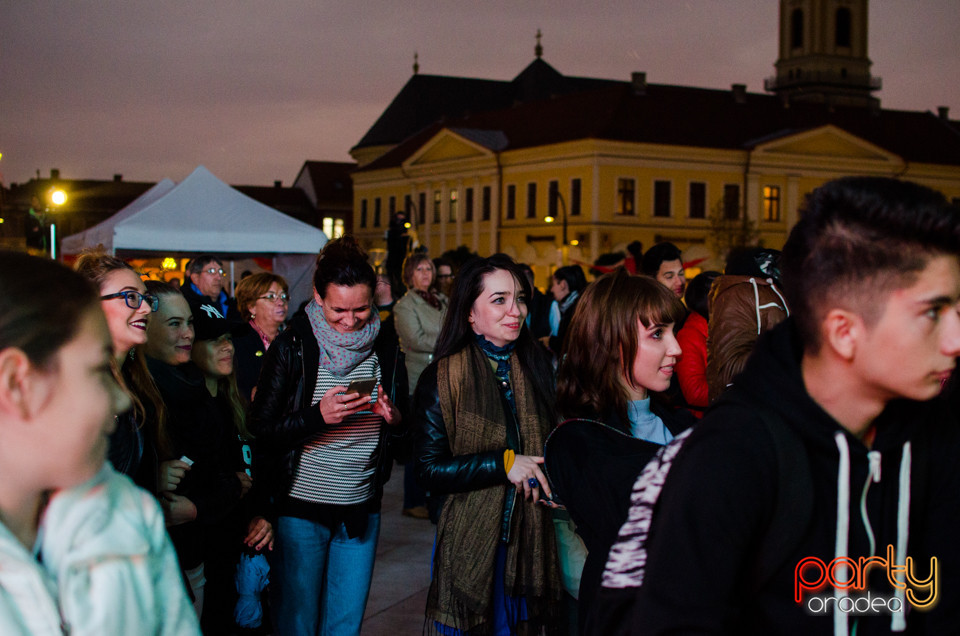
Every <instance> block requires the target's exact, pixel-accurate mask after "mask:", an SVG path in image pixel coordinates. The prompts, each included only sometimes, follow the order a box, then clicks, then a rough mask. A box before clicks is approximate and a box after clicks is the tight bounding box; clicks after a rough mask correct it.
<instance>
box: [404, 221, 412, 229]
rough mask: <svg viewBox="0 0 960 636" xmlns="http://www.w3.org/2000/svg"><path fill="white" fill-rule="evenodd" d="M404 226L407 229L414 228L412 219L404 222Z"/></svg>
mask: <svg viewBox="0 0 960 636" xmlns="http://www.w3.org/2000/svg"><path fill="white" fill-rule="evenodd" d="M403 227H405V228H406V229H408V230H409V229H410V228H412V227H413V226H412V225H411V224H410V221H407V222H406V223H404V224H403Z"/></svg>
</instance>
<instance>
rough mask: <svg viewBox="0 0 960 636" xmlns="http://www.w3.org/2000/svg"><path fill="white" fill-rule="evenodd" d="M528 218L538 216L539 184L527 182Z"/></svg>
mask: <svg viewBox="0 0 960 636" xmlns="http://www.w3.org/2000/svg"><path fill="white" fill-rule="evenodd" d="M527 218H528V219H535V218H537V184H536V183H528V184H527Z"/></svg>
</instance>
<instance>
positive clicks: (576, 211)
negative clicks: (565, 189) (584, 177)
mask: <svg viewBox="0 0 960 636" xmlns="http://www.w3.org/2000/svg"><path fill="white" fill-rule="evenodd" d="M570 216H580V179H571V180H570Z"/></svg>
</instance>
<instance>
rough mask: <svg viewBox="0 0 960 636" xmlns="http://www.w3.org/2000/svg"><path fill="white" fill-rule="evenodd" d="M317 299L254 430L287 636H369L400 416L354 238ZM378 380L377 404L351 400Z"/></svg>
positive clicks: (272, 381) (326, 267) (338, 244)
mask: <svg viewBox="0 0 960 636" xmlns="http://www.w3.org/2000/svg"><path fill="white" fill-rule="evenodd" d="M313 282H314V298H313V300H312V301H311V302H310V303H309V304H308V305H307V307H306V312H305V315H296V316H294V317H293V319H292V320H291V322H290V327H289V328H288V329H286V330H285V331H284V332H283V333H281V334H280V335H279V336H277V338H276V340H274V342H273V344H272V345H271V346H270V349H269V350H268V351H267V355H266V356H265V358H264V362H263V369H262V371H261V373H260V381H259V383H258V385H257V392H256V398H255V400H254V403H253V406H252V421H251V428H252V429H253V433H254V434H255V435H256V436H257V438H258V439H259V440H260V442H261V444H263V446H264V448H265V451H266V453H267V455H268V466H267V467H266V468H267V470H266V471H263V470H262V471H261V476H264V473H265V472H266V473H268V474H267V475H266V477H267V478H269V479H272V480H273V481H274V484H273V486H274V488H273V492H274V500H275V503H276V505H277V508H278V515H279V518H278V520H277V524H276V536H277V546H276V552H277V555H276V558H275V559H274V566H275V577H274V581H275V582H276V583H277V584H278V593H279V604H278V610H277V614H278V615H277V623H278V628H279V631H280V633H282V634H338V635H339V634H359V633H360V623H361V621H362V619H363V612H364V609H365V607H366V603H367V595H368V592H369V589H370V580H371V577H372V575H373V559H374V555H375V553H376V548H377V538H378V536H379V531H380V495H381V486H382V483H381V481H380V478H379V477H380V475H381V474H382V473H383V470H384V469H385V468H386V467H387V466H386V463H387V461H388V458H387V457H386V453H385V452H383V451H384V439H385V436H386V433H387V428H386V426H384V425H387V426H393V425H396V424H399V422H400V412H399V411H398V410H397V408H396V407H395V406H394V405H393V402H391V400H390V398H389V397H388V394H389V393H390V387H383V386H382V385H381V384H380V364H379V362H378V360H377V355H376V354H375V353H374V351H373V345H374V339H375V338H376V336H377V333H378V332H379V330H380V318H379V314H378V313H377V312H376V311H375V307H374V305H373V292H374V289H375V288H376V282H377V277H376V274H375V273H374V271H373V268H372V267H370V265H369V263H368V262H367V256H366V254H365V253H364V252H363V250H362V249H361V248H360V246H359V245H358V244H357V242H356V240H355V239H353V238H352V237H343V238H340V239H337V240H335V241H331V242H329V243H327V245H326V246H325V247H324V249H323V251H322V252H320V255H319V256H318V258H317V271H316V273H315V274H314V278H313ZM367 378H376V379H377V385H376V387H375V388H374V389H373V391H372V393H371V394H370V395H361V394H360V393H357V392H352V393H347V387H348V385H349V384H350V383H351V382H352V381H353V380H361V379H367Z"/></svg>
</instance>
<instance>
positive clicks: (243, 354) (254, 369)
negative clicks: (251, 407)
mask: <svg viewBox="0 0 960 636" xmlns="http://www.w3.org/2000/svg"><path fill="white" fill-rule="evenodd" d="M266 353H267V349H266V347H264V346H263V340H262V339H261V338H260V334H258V333H257V332H256V331H255V330H254V329H253V327H251V326H250V325H249V324H246V325H243V326H238V327H237V328H236V329H235V330H234V335H233V359H234V362H235V364H236V370H237V389H239V391H240V395H241V396H242V397H243V399H244V400H246V401H247V402H250V394H251V393H252V392H253V389H254V387H256V386H257V380H258V379H260V369H261V367H263V358H264V356H265V355H266Z"/></svg>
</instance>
